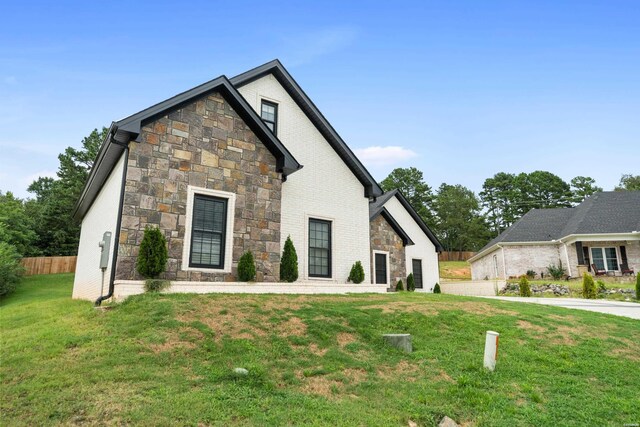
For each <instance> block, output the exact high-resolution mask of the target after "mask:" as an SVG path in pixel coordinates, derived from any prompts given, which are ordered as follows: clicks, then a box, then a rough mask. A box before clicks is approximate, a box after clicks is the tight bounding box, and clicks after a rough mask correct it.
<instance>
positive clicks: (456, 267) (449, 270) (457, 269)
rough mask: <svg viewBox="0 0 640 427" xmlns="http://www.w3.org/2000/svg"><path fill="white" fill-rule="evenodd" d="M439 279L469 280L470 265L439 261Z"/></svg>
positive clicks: (460, 262)
mask: <svg viewBox="0 0 640 427" xmlns="http://www.w3.org/2000/svg"><path fill="white" fill-rule="evenodd" d="M440 278H441V279H447V280H471V265H470V264H469V263H468V262H467V261H440Z"/></svg>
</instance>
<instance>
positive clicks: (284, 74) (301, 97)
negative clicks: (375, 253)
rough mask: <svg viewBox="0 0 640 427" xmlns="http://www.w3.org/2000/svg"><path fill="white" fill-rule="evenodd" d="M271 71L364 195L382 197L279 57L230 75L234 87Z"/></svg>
mask: <svg viewBox="0 0 640 427" xmlns="http://www.w3.org/2000/svg"><path fill="white" fill-rule="evenodd" d="M268 74H273V75H274V77H275V78H276V79H277V80H278V82H280V84H281V85H282V87H284V89H285V90H286V91H287V93H289V95H290V96H291V98H293V100H294V101H295V102H296V103H297V104H298V106H299V107H300V109H301V110H302V111H304V113H305V114H306V116H307V117H308V118H309V120H310V121H311V123H313V124H314V126H315V127H316V128H317V129H318V130H319V131H320V133H321V134H322V136H323V137H324V138H325V139H326V140H327V141H328V142H329V144H330V145H331V147H332V148H333V149H334V150H335V151H336V153H338V155H339V156H340V158H341V159H342V160H343V161H344V162H345V164H346V165H347V166H348V167H349V169H350V170H351V172H353V174H354V175H355V176H356V178H358V180H359V181H360V183H362V185H363V186H364V188H365V197H378V196H381V195H382V193H383V191H382V188H380V185H379V184H378V183H377V182H376V180H375V179H373V177H372V176H371V174H370V173H369V171H368V170H367V169H366V168H365V167H364V165H363V164H362V163H361V162H360V160H358V158H357V157H356V156H355V154H353V151H351V149H350V148H349V147H348V146H347V144H346V143H345V142H344V141H343V140H342V138H341V137H340V135H338V133H337V132H336V130H335V129H334V128H333V127H332V126H331V124H330V123H329V122H328V121H327V119H326V118H325V117H324V116H323V115H322V113H321V112H320V110H318V107H316V106H315V104H314V103H313V101H311V99H310V98H309V97H308V96H307V94H306V93H305V92H304V91H303V90H302V88H301V87H300V86H299V85H298V83H297V82H296V81H295V80H294V79H293V77H291V75H290V74H289V72H288V71H287V70H286V69H285V68H284V66H283V65H282V63H280V61H279V60H277V59H275V60H273V61H271V62H267V63H266V64H264V65H261V66H259V67H256V68H254V69H252V70H249V71H247V72H245V73H242V74H240V75H237V76H235V77H233V78H231V80H230V81H231V84H233V85H234V86H235V87H242V86H244V85H246V84H249V83H251V82H253V81H255V80H257V79H259V78H261V77H264V76H266V75H268Z"/></svg>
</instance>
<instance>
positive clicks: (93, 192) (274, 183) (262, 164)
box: [73, 60, 441, 302]
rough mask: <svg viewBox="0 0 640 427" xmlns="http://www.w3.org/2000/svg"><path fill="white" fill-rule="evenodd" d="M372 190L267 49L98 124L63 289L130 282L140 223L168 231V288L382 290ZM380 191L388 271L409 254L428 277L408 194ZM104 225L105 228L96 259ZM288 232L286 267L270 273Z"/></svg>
mask: <svg viewBox="0 0 640 427" xmlns="http://www.w3.org/2000/svg"><path fill="white" fill-rule="evenodd" d="M381 196H383V192H382V190H381V188H380V186H379V185H378V184H377V182H376V181H375V180H374V179H373V177H372V176H371V175H370V174H369V172H368V171H367V170H366V168H365V167H364V166H363V165H362V164H361V162H360V161H359V160H358V159H357V157H356V156H355V155H354V154H353V152H352V151H351V150H350V149H349V147H348V146H347V144H346V143H345V142H344V141H343V140H342V139H341V138H340V136H339V135H338V134H337V133H336V131H335V130H334V129H333V127H332V126H331V125H330V124H329V122H328V121H327V120H326V119H325V118H324V116H323V115H322V114H321V113H320V111H318V109H317V108H316V107H315V105H314V104H313V102H311V100H310V99H309V98H308V97H307V95H306V94H305V93H304V91H303V90H302V89H301V88H300V87H299V86H298V84H297V83H296V82H295V80H294V79H293V78H292V77H291V75H290V74H289V73H288V72H287V70H286V69H285V68H284V67H283V66H282V64H281V63H280V62H279V61H277V60H275V61H272V62H270V63H267V64H265V65H262V66H260V67H257V68H255V69H253V70H250V71H248V72H246V73H243V74H241V75H239V76H236V77H234V78H232V79H227V78H226V77H225V76H221V77H219V78H217V79H214V80H212V81H210V82H207V83H205V84H203V85H200V86H197V87H195V88H193V89H191V90H188V91H186V92H183V93H181V94H179V95H176V96H174V97H172V98H169V99H167V100H165V101H163V102H160V103H159V104H156V105H154V106H151V107H149V108H147V109H145V110H142V111H140V112H138V113H136V114H134V115H132V116H129V117H127V118H125V119H122V120H120V121H118V122H114V123H113V124H112V126H111V129H110V131H109V134H108V136H107V138H106V140H105V142H104V143H103V146H102V148H101V150H100V153H99V155H98V158H97V160H96V162H95V166H94V168H93V170H92V171H91V174H90V177H89V180H88V182H87V185H86V186H85V189H84V191H83V193H82V196H81V198H80V200H79V201H78V204H77V206H76V211H75V214H74V216H75V218H76V219H78V220H80V221H82V231H81V237H80V246H79V253H78V267H77V270H76V278H75V283H74V291H73V296H74V298H84V299H98V300H99V301H102V300H104V299H108V298H111V297H113V296H115V297H116V298H119V297H124V296H127V295H130V294H133V293H139V292H142V289H143V288H142V284H143V280H142V279H143V278H142V277H141V276H140V275H139V274H138V273H137V272H136V270H135V261H136V258H137V254H138V250H139V245H140V242H141V239H142V234H143V230H144V228H145V226H147V225H151V226H154V227H158V228H160V229H161V231H162V232H163V233H164V235H165V237H166V239H167V241H168V245H169V261H168V265H167V271H166V272H165V273H164V274H163V275H162V276H161V278H164V279H166V280H169V281H170V282H171V288H170V291H173V292H181V291H182V292H294V293H295V292H300V293H304V292H323V293H326V292H385V291H386V290H387V288H392V287H393V283H390V281H391V274H390V273H389V270H390V269H393V266H390V265H389V262H390V259H391V257H390V256H389V255H388V254H389V253H391V252H393V253H396V252H395V250H391V248H384V247H383V248H382V250H381V248H380V247H379V245H378V246H377V247H376V253H377V256H373V255H372V254H373V248H372V237H376V236H371V229H370V219H369V218H370V215H369V213H370V205H371V204H372V203H375V202H376V201H377V200H378V198H379V197H381ZM398 197H401V196H398ZM394 200H395V199H394ZM385 201H387V202H388V206H386V208H387V214H385V217H384V218H385V221H387V223H394V224H395V226H396V227H395V228H392V230H394V231H388V233H397V234H398V235H397V236H395V237H394V236H386V237H390V238H392V240H393V238H395V240H394V241H397V240H398V239H401V240H402V241H403V242H404V243H403V244H402V246H403V248H404V245H408V246H407V248H408V249H407V256H406V258H405V257H403V259H402V261H401V262H402V263H407V265H402V266H401V267H402V269H401V271H406V272H411V271H412V266H411V265H410V263H412V262H414V261H413V260H414V259H420V260H421V262H422V265H423V266H424V267H423V268H424V271H425V274H424V283H425V286H424V289H425V290H426V291H428V290H430V289H431V288H432V287H433V284H435V281H436V280H437V252H438V251H439V250H441V247H440V244H439V243H438V242H437V239H435V237H434V236H433V233H431V231H430V230H428V228H426V226H425V225H424V223H420V224H418V223H416V219H415V218H416V217H417V215H416V214H415V212H414V211H413V208H412V207H411V206H410V205H408V203H405V204H404V205H401V207H397V206H395V205H394V203H395V202H394V201H389V199H388V198H387V199H385ZM405 202H406V201H405ZM378 229H382V228H378ZM404 229H406V230H407V232H408V233H409V234H410V235H411V238H410V239H409V238H407V236H406V234H405V233H404V232H403V230H404ZM385 230H387V229H386V228H385ZM104 232H109V233H111V236H112V237H111V245H110V246H109V247H108V248H106V249H105V250H107V251H108V253H106V254H105V257H102V262H103V264H102V267H103V268H101V266H100V259H101V252H100V248H99V247H98V242H99V241H100V240H101V239H102V236H103V233H104ZM288 236H290V237H291V239H292V241H293V243H294V245H295V247H296V250H297V254H298V266H299V278H298V281H297V282H296V283H294V284H280V283H278V281H279V257H280V254H281V252H282V248H283V246H284V242H285V240H286V239H287V237H288ZM379 240H380V239H376V242H379ZM385 241H386V240H385ZM413 242H418V244H414V243H413ZM425 242H428V243H425ZM385 249H386V250H385ZM247 250H250V251H252V252H253V253H254V257H255V259H256V267H257V277H256V282H253V283H250V284H247V283H239V282H238V281H237V276H236V274H237V270H236V269H237V262H238V258H239V257H240V255H241V254H242V253H244V252H245V251H247ZM403 250H404V249H403ZM385 254H387V255H386V257H385ZM409 254H411V256H409ZM107 255H108V256H107ZM105 260H108V261H107V262H105ZM376 260H378V262H377V264H376ZM356 261H360V262H361V263H362V265H363V267H364V270H365V280H364V282H363V283H361V284H359V285H355V284H351V283H347V278H348V276H349V272H350V270H351V267H352V265H353V264H354V263H355V262H356ZM383 264H384V265H383ZM398 271H400V270H398ZM374 273H375V274H377V276H376V277H377V279H376V280H372V277H373V276H374ZM432 273H433V274H435V276H434V277H435V279H433V278H432V277H431V275H432ZM432 282H433V283H432ZM99 301H97V302H99Z"/></svg>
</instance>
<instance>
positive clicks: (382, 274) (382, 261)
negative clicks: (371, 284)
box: [375, 254, 387, 284]
mask: <svg viewBox="0 0 640 427" xmlns="http://www.w3.org/2000/svg"><path fill="white" fill-rule="evenodd" d="M375 263H376V283H380V284H382V283H384V284H386V283H387V255H386V254H375Z"/></svg>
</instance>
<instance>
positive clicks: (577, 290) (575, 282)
mask: <svg viewBox="0 0 640 427" xmlns="http://www.w3.org/2000/svg"><path fill="white" fill-rule="evenodd" d="M518 280H519V279H511V280H509V281H508V282H509V283H518ZM593 280H594V281H597V280H602V281H603V282H604V283H605V286H606V288H607V289H635V282H633V283H632V282H621V281H620V280H619V278H611V277H609V278H604V279H603V278H601V277H594V278H593ZM549 283H555V284H557V285H562V286H567V287H569V292H570V293H569V295H565V296H562V297H559V296H556V295H553V294H551V293H546V294H534V295H533V296H535V297H544V298H565V297H566V298H582V279H571V280H563V279H559V280H554V279H549V280H546V279H545V280H541V279H537V280H529V284H530V285H531V286H534V285H546V284H549ZM597 286H598V285H597V283H596V289H597ZM598 298H599V299H608V300H616V301H626V300H627V299H628V300H630V301H632V302H635V301H637V300H636V299H635V298H633V295H629V294H617V293H616V294H598Z"/></svg>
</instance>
